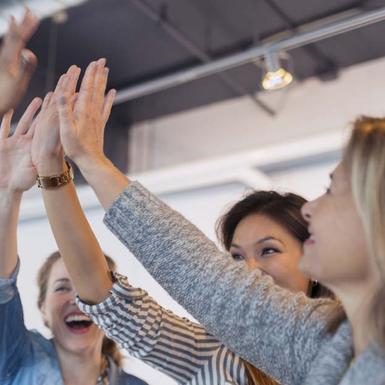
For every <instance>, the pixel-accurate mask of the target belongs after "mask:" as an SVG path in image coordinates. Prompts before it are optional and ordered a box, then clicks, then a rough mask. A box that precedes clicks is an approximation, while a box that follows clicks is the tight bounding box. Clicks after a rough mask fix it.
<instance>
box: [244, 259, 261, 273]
mask: <svg viewBox="0 0 385 385" xmlns="http://www.w3.org/2000/svg"><path fill="white" fill-rule="evenodd" d="M246 266H247V268H248V269H250V270H256V269H261V268H262V265H261V263H260V262H258V261H257V259H256V258H254V257H250V258H246Z"/></svg>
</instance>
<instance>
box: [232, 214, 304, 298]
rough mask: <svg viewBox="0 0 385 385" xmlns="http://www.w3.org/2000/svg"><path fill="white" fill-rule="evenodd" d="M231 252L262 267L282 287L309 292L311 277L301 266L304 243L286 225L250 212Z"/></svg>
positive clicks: (249, 263) (238, 226)
mask: <svg viewBox="0 0 385 385" xmlns="http://www.w3.org/2000/svg"><path fill="white" fill-rule="evenodd" d="M229 251H230V254H231V255H232V257H233V258H234V259H235V260H236V261H245V262H246V265H247V267H248V268H250V269H256V268H258V269H260V270H262V272H263V273H265V274H268V275H270V276H271V277H272V278H273V280H274V282H275V283H276V284H278V285H279V286H282V287H284V288H286V289H289V290H291V291H293V292H298V291H303V292H307V291H308V287H309V279H308V278H307V277H305V276H304V275H303V274H302V273H301V271H300V270H299V268H298V262H299V260H300V258H301V255H302V245H301V242H300V241H298V240H297V239H296V238H295V237H293V236H292V235H291V234H290V233H289V232H288V231H287V230H286V229H285V228H284V227H283V226H281V225H280V224H278V223H277V222H275V221H273V220H272V219H270V218H269V217H268V216H266V215H262V214H250V215H248V216H246V217H245V218H243V219H242V220H241V221H240V222H239V223H238V225H237V226H236V228H235V231H234V235H233V238H232V242H231V246H230V249H229Z"/></svg>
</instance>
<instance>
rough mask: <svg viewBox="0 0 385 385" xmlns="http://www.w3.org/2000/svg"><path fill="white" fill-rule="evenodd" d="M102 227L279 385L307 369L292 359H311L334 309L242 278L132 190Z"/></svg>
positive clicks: (266, 281)
mask: <svg viewBox="0 0 385 385" xmlns="http://www.w3.org/2000/svg"><path fill="white" fill-rule="evenodd" d="M105 222H106V224H107V226H108V227H109V228H110V229H111V230H112V231H113V232H114V233H115V235H117V236H118V237H119V239H120V240H121V241H122V242H123V243H124V244H125V245H126V246H127V247H128V248H129V249H130V251H131V252H132V253H133V254H134V255H135V256H136V257H137V259H138V260H139V261H140V262H141V263H142V264H143V265H144V267H145V268H146V269H147V270H148V271H149V272H150V273H151V274H152V275H153V276H154V278H155V279H156V280H157V281H158V282H159V283H160V284H161V285H162V286H163V287H164V288H165V289H166V290H167V291H168V292H169V293H170V294H171V295H172V297H173V298H174V299H176V300H177V301H178V302H179V303H180V304H181V305H182V306H184V307H185V308H186V309H187V311H189V312H190V314H192V315H193V316H194V317H195V318H196V319H198V320H199V321H200V322H201V323H202V324H203V325H204V326H205V327H206V328H207V330H208V331H209V332H210V333H211V334H213V335H215V336H216V337H218V338H219V339H220V340H221V341H222V342H223V343H224V344H225V345H226V346H228V347H229V348H230V349H231V350H232V351H234V352H235V353H237V354H239V355H240V356H241V357H243V358H245V359H247V360H248V361H250V362H252V363H253V364H254V365H255V366H257V367H259V368H261V369H262V370H264V371H265V372H266V373H268V374H270V375H272V376H273V377H275V378H277V379H279V380H280V381H282V382H283V383H296V382H298V380H299V379H300V378H301V376H302V374H303V373H305V371H306V367H307V365H308V363H309V361H305V362H303V361H301V360H297V358H298V357H300V356H301V352H302V353H304V354H305V355H306V357H309V359H311V357H313V355H314V354H315V353H316V352H317V351H318V349H319V343H320V340H321V337H320V336H321V335H322V334H323V333H324V330H325V325H326V323H325V314H324V311H325V312H326V311H327V309H330V307H331V306H332V307H334V305H333V303H331V302H330V301H327V300H325V301H321V300H320V301H318V302H317V301H316V302H313V301H311V300H309V299H307V298H306V297H305V296H303V295H296V296H295V295H292V294H291V293H289V292H287V291H285V290H284V289H281V288H279V287H277V286H276V285H274V283H273V282H272V280H271V278H270V277H268V276H263V275H261V272H260V271H258V270H257V271H248V270H247V269H245V268H244V266H243V265H242V264H240V263H235V262H234V261H233V260H232V259H231V258H230V257H229V256H228V255H226V254H223V253H221V252H220V251H219V250H218V249H217V247H216V245H215V244H214V243H213V242H211V241H209V240H208V239H207V238H206V237H205V236H204V235H203V234H202V233H201V232H200V231H199V230H198V229H197V228H196V227H195V226H193V225H192V224H191V223H189V222H188V221H187V220H186V219H185V218H183V217H182V216H181V215H179V214H178V213H176V212H175V211H173V210H171V209H170V208H169V207H168V206H167V205H165V204H164V203H163V202H161V201H160V200H159V199H157V198H156V197H155V196H153V195H152V194H151V193H150V192H148V191H147V190H145V189H144V188H143V187H142V186H141V185H139V184H137V183H133V184H131V185H130V187H129V188H128V189H127V190H126V191H125V192H124V193H123V194H121V195H120V197H119V198H118V199H117V200H116V201H115V203H114V204H113V206H112V207H111V208H110V210H109V211H108V212H107V215H106V217H105ZM277 335H279V336H280V337H279V338H277V337H276V336H277ZM262 346H264V348H261V347H262ZM291 368H295V370H291Z"/></svg>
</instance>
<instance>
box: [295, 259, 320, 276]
mask: <svg viewBox="0 0 385 385" xmlns="http://www.w3.org/2000/svg"><path fill="white" fill-rule="evenodd" d="M298 267H299V270H300V271H301V272H302V273H303V274H305V275H306V276H307V277H309V278H311V279H313V280H314V279H316V280H317V281H318V275H319V274H317V271H316V270H317V269H315V264H314V262H313V261H311V260H310V257H309V256H307V255H303V256H302V258H301V260H300V261H299V264H298Z"/></svg>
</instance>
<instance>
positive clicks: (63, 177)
mask: <svg viewBox="0 0 385 385" xmlns="http://www.w3.org/2000/svg"><path fill="white" fill-rule="evenodd" d="M66 165H67V170H66V171H65V172H63V174H60V175H51V176H39V175H38V176H37V178H36V181H37V187H39V188H44V189H51V188H56V187H61V186H64V185H66V184H67V183H70V182H71V181H72V180H73V179H74V173H73V170H72V167H71V165H70V164H69V163H68V162H67V161H66Z"/></svg>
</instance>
